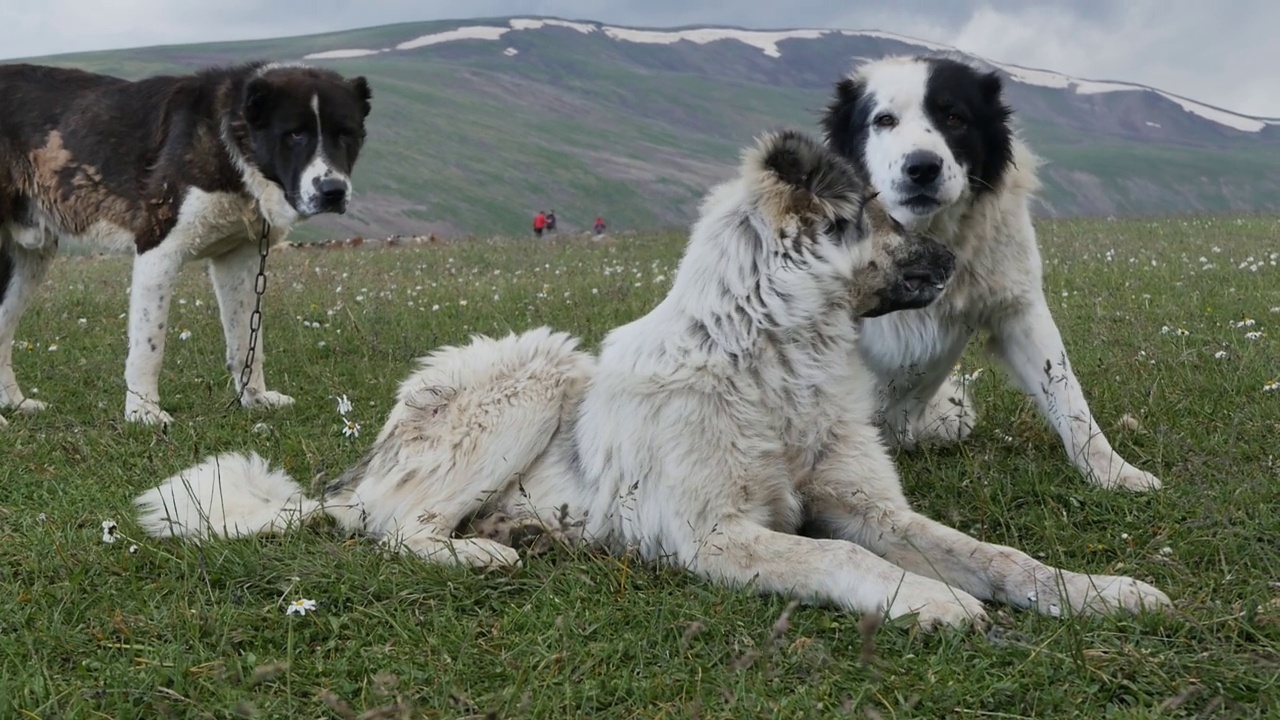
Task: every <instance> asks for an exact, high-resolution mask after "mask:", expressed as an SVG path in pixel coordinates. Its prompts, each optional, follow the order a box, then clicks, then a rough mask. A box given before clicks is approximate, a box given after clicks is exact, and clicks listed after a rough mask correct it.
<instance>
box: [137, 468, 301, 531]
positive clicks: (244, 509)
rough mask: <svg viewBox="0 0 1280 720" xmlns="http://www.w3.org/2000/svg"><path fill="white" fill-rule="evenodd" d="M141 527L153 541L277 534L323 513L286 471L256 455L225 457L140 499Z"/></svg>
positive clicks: (180, 475) (185, 473)
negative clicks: (276, 467)
mask: <svg viewBox="0 0 1280 720" xmlns="http://www.w3.org/2000/svg"><path fill="white" fill-rule="evenodd" d="M134 503H135V504H136V505H137V507H138V510H139V513H138V524H139V525H140V526H141V527H142V529H143V531H145V532H146V533H147V534H148V535H150V536H152V537H180V538H185V539H189V540H195V541H199V540H201V539H204V538H208V537H222V538H234V537H246V536H249V535H275V534H280V533H282V532H284V531H285V530H286V529H288V528H289V527H291V526H294V525H297V524H300V523H301V522H303V521H305V520H306V519H307V518H309V517H311V516H313V515H315V514H316V513H317V512H320V511H322V510H323V505H322V504H321V503H320V502H318V501H316V500H312V499H310V498H308V497H306V496H305V495H303V493H302V488H301V487H300V486H299V485H298V484H297V483H296V482H294V481H293V480H292V479H291V478H290V477H289V475H288V474H287V473H285V471H284V470H281V469H274V470H273V469H272V468H271V466H270V465H269V464H268V463H267V461H266V460H264V459H263V458H262V457H260V456H259V455H257V454H256V453H252V454H249V455H245V454H242V453H226V454H223V455H217V456H213V457H210V458H207V459H205V461H204V462H202V463H200V464H199V465H196V466H195V467H192V468H188V469H186V470H183V471H182V472H180V473H178V474H177V475H174V476H173V477H170V478H168V479H166V480H165V481H164V482H162V483H160V484H159V485H158V486H156V487H154V488H152V489H150V490H148V491H146V492H145V493H143V494H141V495H139V496H138V498H137V499H136V500H134Z"/></svg>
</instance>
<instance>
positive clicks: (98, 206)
mask: <svg viewBox="0 0 1280 720" xmlns="http://www.w3.org/2000/svg"><path fill="white" fill-rule="evenodd" d="M0 98H3V109H2V110H0V408H6V407H8V408H15V409H17V410H18V411H20V412H34V411H37V410H40V409H43V407H44V404H43V403H41V402H38V401H36V400H32V399H30V398H27V397H26V396H25V395H24V394H23V392H22V390H21V389H20V388H19V386H18V382H17V379H16V378H15V376H14V372H13V356H12V344H13V339H14V335H15V333H16V332H17V328H18V322H19V320H20V319H21V317H22V314H23V312H24V311H25V310H26V308H27V306H28V305H29V304H30V302H31V300H32V298H33V297H34V295H35V293H36V290H37V287H38V286H39V284H40V282H41V280H42V278H43V277H44V275H45V270H46V268H47V267H48V265H49V263H50V262H51V261H52V259H53V257H54V255H55V254H56V252H57V247H58V243H59V242H67V241H79V242H83V243H88V244H89V245H91V246H94V247H97V248H99V249H105V250H132V251H133V252H134V263H133V282H132V288H131V291H130V297H129V354H128V359H127V361H126V363H125V384H126V385H127V394H126V396H125V406H124V412H125V418H126V419H128V420H130V421H135V422H141V423H147V424H155V423H169V422H172V417H170V415H169V413H167V412H165V411H164V410H163V409H162V408H161V405H160V392H159V377H160V367H161V362H162V359H163V355H164V347H165V336H166V330H167V325H168V323H167V319H168V311H169V302H170V300H171V298H172V296H173V287H174V283H175V281H176V280H177V277H178V273H179V271H180V270H181V268H182V266H183V265H184V264H185V263H187V262H190V261H192V260H200V259H208V260H209V277H210V279H211V280H212V282H213V287H214V291H215V294H216V295H217V299H218V304H219V307H220V309H221V314H222V326H223V330H224V333H225V336H226V348H227V350H226V352H227V365H228V369H230V370H231V372H232V373H233V375H234V376H235V378H236V383H237V389H238V390H240V391H241V394H240V401H241V404H242V405H244V406H246V407H281V406H285V405H290V404H292V403H293V399H292V398H291V397H289V396H287V395H284V394H282V393H279V392H275V391H272V390H268V389H267V387H266V383H265V380H264V378H263V369H262V357H263V352H262V346H261V343H262V339H261V335H259V336H258V346H257V351H256V353H255V355H254V359H253V364H252V375H251V376H250V378H249V382H248V384H247V386H246V387H243V388H240V387H239V383H240V373H239V371H240V368H241V366H242V365H243V363H244V362H245V358H246V357H247V355H248V351H249V339H250V327H249V326H250V316H251V314H252V312H253V309H254V304H255V281H256V276H257V273H258V267H259V248H258V244H259V238H260V236H261V232H262V231H261V228H262V226H263V222H264V221H265V222H266V224H267V225H268V226H269V230H268V233H269V238H268V242H269V243H270V244H271V245H275V244H277V243H279V242H280V241H281V239H282V238H284V236H285V235H286V234H287V233H288V231H289V229H290V228H292V227H293V226H294V225H295V224H297V223H298V222H300V221H301V220H303V219H304V218H307V217H310V216H313V215H316V214H318V213H326V212H339V213H340V212H344V211H345V210H346V207H347V202H348V200H349V199H350V196H351V171H352V167H353V166H354V164H355V161H356V156H357V155H358V153H359V151H360V148H361V145H362V144H363V142H364V137H365V130H364V121H365V117H366V116H367V115H368V113H369V108H370V105H369V102H370V92H369V86H368V84H367V82H366V81H365V79H364V78H362V77H357V78H354V79H345V78H343V77H341V76H340V75H338V74H337V73H335V72H332V71H329V70H322V69H318V68H309V67H305V66H300V65H281V64H264V63H250V64H246V65H240V66H236V67H232V68H215V69H210V70H206V71H203V72H200V73H197V74H194V75H186V76H162V77H152V78H147V79H143V80H139V81H136V82H130V81H126V80H122V79H119V78H114V77H108V76H105V75H97V74H93V73H88V72H84V71H80V70H70V69H63V68H53V67H43V66H36V65H6V66H0ZM3 422H4V421H3V419H0V423H3Z"/></svg>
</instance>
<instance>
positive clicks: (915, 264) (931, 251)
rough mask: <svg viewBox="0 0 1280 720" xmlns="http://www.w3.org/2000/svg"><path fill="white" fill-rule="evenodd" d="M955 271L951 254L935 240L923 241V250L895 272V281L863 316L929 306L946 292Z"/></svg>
mask: <svg viewBox="0 0 1280 720" xmlns="http://www.w3.org/2000/svg"><path fill="white" fill-rule="evenodd" d="M955 268H956V256H955V254H954V253H952V252H951V251H950V250H948V249H946V248H945V247H943V246H942V245H940V244H938V243H937V242H935V241H932V240H926V241H925V242H924V245H923V249H922V250H919V251H917V253H915V257H914V258H912V261H911V262H908V263H906V264H904V265H903V266H902V267H901V268H900V269H899V270H898V277H897V279H896V281H895V282H894V283H893V284H892V285H890V286H888V287H887V288H886V289H885V291H884V293H883V294H882V295H881V296H880V301H879V302H878V303H877V304H876V306H875V307H874V308H872V309H871V310H870V311H869V312H867V313H864V314H863V317H878V316H880V315H886V314H888V313H891V312H897V311H899V310H917V309H920V308H923V307H928V306H929V305H931V304H933V302H934V301H936V300H937V299H938V298H939V297H941V296H942V293H943V292H945V291H946V289H947V284H948V283H949V282H950V281H951V277H952V275H953V274H954V273H955Z"/></svg>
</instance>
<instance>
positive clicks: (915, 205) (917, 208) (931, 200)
mask: <svg viewBox="0 0 1280 720" xmlns="http://www.w3.org/2000/svg"><path fill="white" fill-rule="evenodd" d="M941 205H942V201H941V200H939V199H938V198H936V197H934V196H932V195H926V194H924V193H917V194H915V195H912V196H910V197H908V198H907V199H906V200H903V201H902V206H903V207H905V208H907V209H908V210H910V211H912V212H917V213H923V212H928V211H930V210H936V209H937V208H938V207H940V206H941Z"/></svg>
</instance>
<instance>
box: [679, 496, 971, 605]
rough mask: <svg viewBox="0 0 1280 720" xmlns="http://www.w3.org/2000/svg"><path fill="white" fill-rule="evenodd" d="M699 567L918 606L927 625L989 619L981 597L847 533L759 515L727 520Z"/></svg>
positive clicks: (792, 588)
mask: <svg viewBox="0 0 1280 720" xmlns="http://www.w3.org/2000/svg"><path fill="white" fill-rule="evenodd" d="M687 564H688V565H689V566H690V569H691V570H694V571H695V572H697V573H698V574H700V575H704V576H706V577H709V578H712V579H714V580H719V581H721V582H726V583H729V584H733V585H740V586H752V587H754V588H756V589H758V590H760V591H762V592H770V593H780V594H787V595H792V596H795V597H798V598H800V599H802V600H805V601H808V602H817V603H822V604H827V605H834V606H836V607H840V608H843V609H845V610H850V611H853V612H859V613H869V612H885V613H886V614H887V615H888V616H889V617H891V618H892V617H899V616H902V615H908V614H912V613H914V614H916V616H917V622H919V623H920V625H921V626H922V627H924V628H926V629H930V628H935V627H939V626H977V627H982V626H985V625H986V624H987V623H988V618H987V614H986V610H985V609H984V608H983V606H982V603H981V601H979V600H977V599H976V598H974V597H973V596H971V595H970V594H968V593H966V592H964V591H963V590H960V589H957V588H952V587H948V586H947V585H945V584H944V583H941V582H938V581H937V580H934V579H930V578H927V577H923V576H921V575H917V574H915V573H911V572H904V571H903V569H902V568H900V567H896V566H894V565H893V564H891V563H889V562H887V561H885V560H884V559H882V558H879V557H876V556H875V555H874V554H873V553H871V552H870V551H868V550H867V549H866V548H863V547H859V546H857V545H855V544H853V543H850V542H846V541H844V540H826V539H814V538H807V537H801V536H799V535H791V534H787V533H780V532H774V531H772V530H769V529H768V528H765V527H762V526H760V525H756V524H754V523H752V522H749V521H746V520H742V519H735V520H724V521H721V522H720V523H718V524H717V525H716V527H715V528H714V529H713V530H712V531H711V532H710V533H709V534H708V536H707V537H706V540H705V542H704V543H703V545H702V547H701V549H700V550H699V552H698V553H697V554H696V555H695V556H694V558H693V559H692V561H691V562H688V563H687Z"/></svg>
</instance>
